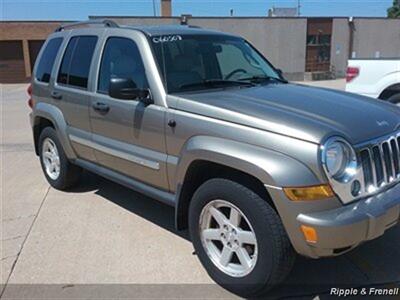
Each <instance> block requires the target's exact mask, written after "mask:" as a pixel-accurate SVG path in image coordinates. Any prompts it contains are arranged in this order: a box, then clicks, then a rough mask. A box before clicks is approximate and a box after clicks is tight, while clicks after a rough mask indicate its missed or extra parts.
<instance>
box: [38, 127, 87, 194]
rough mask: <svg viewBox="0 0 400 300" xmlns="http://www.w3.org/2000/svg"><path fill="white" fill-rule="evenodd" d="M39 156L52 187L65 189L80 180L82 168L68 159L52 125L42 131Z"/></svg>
mask: <svg viewBox="0 0 400 300" xmlns="http://www.w3.org/2000/svg"><path fill="white" fill-rule="evenodd" d="M39 156H40V163H41V166H42V170H43V173H44V175H45V176H46V179H47V181H48V182H49V183H50V185H51V186H52V187H54V188H56V189H59V190H65V189H67V188H69V187H72V186H73V185H74V184H75V183H76V182H77V181H78V179H79V175H80V174H81V168H79V167H78V166H75V165H73V164H71V163H70V162H69V161H68V158H67V157H66V155H65V152H64V150H63V148H62V146H61V143H60V141H59V139H58V137H57V133H56V131H55V130H54V128H52V127H46V128H44V129H43V130H42V132H41V133H40V137H39Z"/></svg>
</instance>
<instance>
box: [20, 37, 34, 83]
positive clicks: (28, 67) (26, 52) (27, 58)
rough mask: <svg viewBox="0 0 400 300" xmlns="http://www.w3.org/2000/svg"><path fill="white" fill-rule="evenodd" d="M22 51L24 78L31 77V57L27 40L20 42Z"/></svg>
mask: <svg viewBox="0 0 400 300" xmlns="http://www.w3.org/2000/svg"><path fill="white" fill-rule="evenodd" d="M22 49H23V53H24V63H25V76H26V77H31V75H32V70H31V57H30V55H29V44H28V40H22Z"/></svg>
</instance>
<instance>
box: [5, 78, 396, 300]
mask: <svg viewBox="0 0 400 300" xmlns="http://www.w3.org/2000/svg"><path fill="white" fill-rule="evenodd" d="M313 84H316V85H319V86H325V87H332V88H338V89H343V87H344V81H343V80H335V81H331V82H317V83H313ZM26 87H27V85H1V90H0V92H1V94H0V96H1V97H0V98H1V129H2V134H1V148H0V151H1V218H2V220H1V222H2V223H1V284H2V296H3V298H7V297H15V295H16V294H15V293H18V291H19V292H20V294H18V297H19V298H23V296H24V293H25V296H26V294H27V291H26V290H25V292H21V290H23V289H22V287H26V288H27V289H29V288H31V289H32V288H34V287H37V286H38V285H46V286H47V287H49V288H53V289H54V290H53V292H54V291H58V292H59V294H58V295H60V293H61V292H63V293H66V290H69V291H73V290H74V289H77V288H84V287H87V286H92V287H93V286H97V287H98V288H101V287H104V284H108V285H107V286H108V287H109V286H110V284H122V285H124V286H125V287H126V284H138V285H137V286H136V287H140V288H141V289H142V290H141V291H142V292H144V293H147V294H146V295H147V296H148V297H150V298H154V297H163V298H168V297H169V298H171V297H173V298H174V296H173V294H171V293H169V292H168V289H171V290H173V289H180V293H184V290H185V289H186V290H187V294H181V296H182V295H184V296H182V297H183V298H190V297H194V298H206V297H213V298H218V297H221V298H222V297H223V298H231V297H234V296H233V295H231V294H229V293H227V292H225V291H223V290H222V289H221V288H219V287H216V286H215V285H212V283H213V282H212V280H211V279H210V278H209V277H208V275H207V273H206V272H205V271H204V269H203V268H202V267H201V265H200V263H199V261H198V260H197V257H196V256H195V255H194V254H193V248H192V246H191V243H190V241H189V239H188V236H187V233H186V232H183V233H182V232H176V231H175V230H174V226H173V224H174V219H173V209H172V208H170V207H167V206H165V205H163V204H161V203H158V202H156V201H154V200H152V199H149V198H147V197H145V196H142V195H140V194H138V193H136V192H133V191H131V190H128V189H126V188H124V187H122V186H120V185H118V184H115V183H112V182H110V181H107V180H105V179H102V178H100V177H98V176H96V175H93V174H90V173H85V174H84V177H83V178H82V180H81V182H80V184H79V186H78V187H77V188H75V189H74V190H72V191H70V192H60V191H57V190H54V189H53V188H50V187H49V185H48V184H47V182H46V181H45V178H44V176H43V175H42V171H41V168H40V165H39V161H38V159H37V157H36V156H35V154H34V151H33V144H32V136H31V129H30V125H29V120H28V113H29V108H28V106H27V104H26V100H27V95H26ZM399 257H400V226H396V227H395V228H393V229H391V230H389V231H388V232H387V233H386V235H385V236H383V237H381V238H379V239H377V240H375V241H372V242H370V243H367V244H364V245H362V246H360V247H359V248H358V249H356V250H354V251H352V252H350V253H348V254H346V255H343V256H341V257H338V258H332V259H323V260H309V259H305V258H301V257H299V258H298V259H297V262H296V265H295V268H294V270H293V272H292V274H291V275H290V277H289V278H288V280H287V282H286V283H285V284H284V285H283V286H281V287H278V288H277V289H275V290H274V291H273V292H272V293H271V295H273V296H277V297H279V298H293V297H294V298H299V297H302V298H304V299H313V298H314V297H315V296H316V295H319V296H320V298H324V297H325V296H326V295H327V294H328V292H329V288H330V287H334V286H342V285H349V286H353V287H357V286H366V285H390V284H394V283H396V282H397V283H400V259H399ZM159 284H164V285H159ZM113 286H114V285H113ZM115 287H116V289H118V288H117V286H115ZM149 287H151V289H149ZM206 287H207V288H206ZM146 288H147V290H146ZM120 289H122V287H120ZM107 291H109V289H107ZM175 291H176V290H175ZM21 293H22V294H21ZM119 293H121V290H120V291H119ZM207 293H208V294H207ZM63 295H64V296H65V294H63ZM102 295H103V294H102ZM120 295H121V294H120ZM171 295H172V296H171ZM75 296H76V294H75ZM88 298H89V296H88Z"/></svg>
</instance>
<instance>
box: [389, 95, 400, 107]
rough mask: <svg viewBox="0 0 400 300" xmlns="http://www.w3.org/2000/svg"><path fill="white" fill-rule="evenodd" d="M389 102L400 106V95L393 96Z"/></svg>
mask: <svg viewBox="0 0 400 300" xmlns="http://www.w3.org/2000/svg"><path fill="white" fill-rule="evenodd" d="M387 101H389V102H391V103H393V104H397V105H400V93H398V94H394V95H392V96H391V97H389V99H388V100H387Z"/></svg>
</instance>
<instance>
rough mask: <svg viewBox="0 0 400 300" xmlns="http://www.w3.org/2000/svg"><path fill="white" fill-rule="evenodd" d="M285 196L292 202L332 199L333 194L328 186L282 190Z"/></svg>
mask: <svg viewBox="0 0 400 300" xmlns="http://www.w3.org/2000/svg"><path fill="white" fill-rule="evenodd" d="M283 191H284V193H285V195H286V196H287V197H288V198H289V199H290V200H292V201H309V200H321V199H326V198H332V197H333V196H334V195H335V194H334V193H333V191H332V188H331V186H330V185H329V184H323V185H316V186H308V187H294V188H283Z"/></svg>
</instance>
